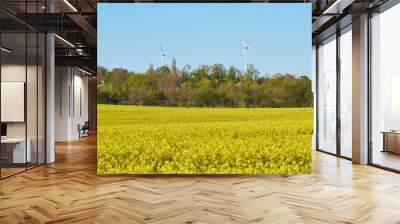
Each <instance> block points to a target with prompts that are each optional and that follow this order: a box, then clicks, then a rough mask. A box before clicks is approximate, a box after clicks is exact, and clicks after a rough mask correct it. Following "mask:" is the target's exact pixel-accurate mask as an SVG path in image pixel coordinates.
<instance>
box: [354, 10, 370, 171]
mask: <svg viewBox="0 0 400 224" xmlns="http://www.w3.org/2000/svg"><path fill="white" fill-rule="evenodd" d="M352 28H353V37H352V38H353V40H352V44H353V58H352V61H353V80H352V81H353V83H352V87H353V92H352V95H353V102H352V106H353V114H352V123H353V127H352V134H353V136H352V137H353V140H352V148H353V153H352V157H353V162H354V163H358V164H367V163H368V15H366V14H363V15H361V16H359V17H357V18H354V19H353V25H352Z"/></svg>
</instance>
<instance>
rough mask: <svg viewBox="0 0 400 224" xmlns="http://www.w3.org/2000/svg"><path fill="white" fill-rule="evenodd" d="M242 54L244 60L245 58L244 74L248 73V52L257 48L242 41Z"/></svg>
mask: <svg viewBox="0 0 400 224" xmlns="http://www.w3.org/2000/svg"><path fill="white" fill-rule="evenodd" d="M242 45H243V48H242V54H243V58H244V73H246V72H247V52H248V51H249V50H252V49H254V48H256V46H249V45H248V44H247V43H246V42H244V41H242Z"/></svg>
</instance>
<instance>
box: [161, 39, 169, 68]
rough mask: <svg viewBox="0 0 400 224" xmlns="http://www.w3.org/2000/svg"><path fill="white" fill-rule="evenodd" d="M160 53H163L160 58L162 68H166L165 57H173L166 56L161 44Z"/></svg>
mask: <svg viewBox="0 0 400 224" xmlns="http://www.w3.org/2000/svg"><path fill="white" fill-rule="evenodd" d="M160 52H161V55H160V57H161V67H162V66H164V58H165V57H168V58H171V56H168V55H166V54H165V53H164V49H163V48H162V45H161V44H160Z"/></svg>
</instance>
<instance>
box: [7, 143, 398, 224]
mask: <svg viewBox="0 0 400 224" xmlns="http://www.w3.org/2000/svg"><path fill="white" fill-rule="evenodd" d="M56 159H57V162H56V163H54V164H49V165H46V166H42V167H39V168H36V169H33V170H30V171H28V172H26V173H22V174H20V175H17V176H14V177H11V178H8V179H5V180H2V181H0V223H7V224H9V223H118V224H122V223H213V224H214V223H307V224H308V223H374V224H376V223H385V224H386V223H400V200H399V198H400V175H398V174H395V173H391V172H387V171H384V170H380V169H377V168H374V167H369V166H360V165H354V164H352V163H351V162H349V161H347V160H343V159H338V158H335V157H333V156H329V155H326V154H322V153H319V152H314V154H313V170H314V172H313V174H310V175H294V176H281V175H234V176H230V175H223V176H202V175H199V176H193V175H192V176H190V175H189V176H177V175H169V176H162V175H156V176H134V175H130V176H124V175H116V176H107V175H105V176H98V175H97V174H96V141H95V137H89V138H85V139H82V140H80V141H75V142H70V143H68V144H57V150H56Z"/></svg>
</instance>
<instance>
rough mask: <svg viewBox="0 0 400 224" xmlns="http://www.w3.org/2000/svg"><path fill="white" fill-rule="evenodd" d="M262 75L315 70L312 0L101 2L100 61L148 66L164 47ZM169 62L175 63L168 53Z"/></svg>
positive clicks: (181, 57) (183, 60) (179, 56)
mask: <svg viewBox="0 0 400 224" xmlns="http://www.w3.org/2000/svg"><path fill="white" fill-rule="evenodd" d="M242 40H244V41H246V42H248V43H249V45H255V46H256V48H255V49H253V50H251V51H249V52H248V57H247V63H248V64H253V65H254V66H255V67H256V68H257V69H258V70H259V71H260V74H261V75H267V74H274V73H278V72H280V73H291V74H294V75H310V74H311V4H293V3H292V4H260V3H257V4H256V3H253V4H129V3H128V4H115V3H112V4H110V3H109V4H107V3H102V4H98V65H101V66H104V67H106V68H108V69H112V68H116V67H122V68H127V69H128V70H131V71H138V72H142V71H145V70H146V69H147V68H148V67H149V64H150V63H152V64H153V65H154V66H156V67H157V66H160V64H161V58H160V47H159V44H160V43H161V45H162V46H163V48H164V51H165V53H166V54H167V55H170V56H173V57H175V58H176V62H177V66H178V67H179V68H182V67H183V66H184V65H186V64H188V65H190V66H191V67H192V69H193V68H197V67H198V66H199V65H204V64H206V65H212V64H215V63H221V64H223V65H224V66H226V67H228V66H230V65H234V66H236V67H237V68H238V69H240V70H244V62H243V55H242V53H241V49H242V45H241V41H242ZM165 64H171V59H170V58H165Z"/></svg>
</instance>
